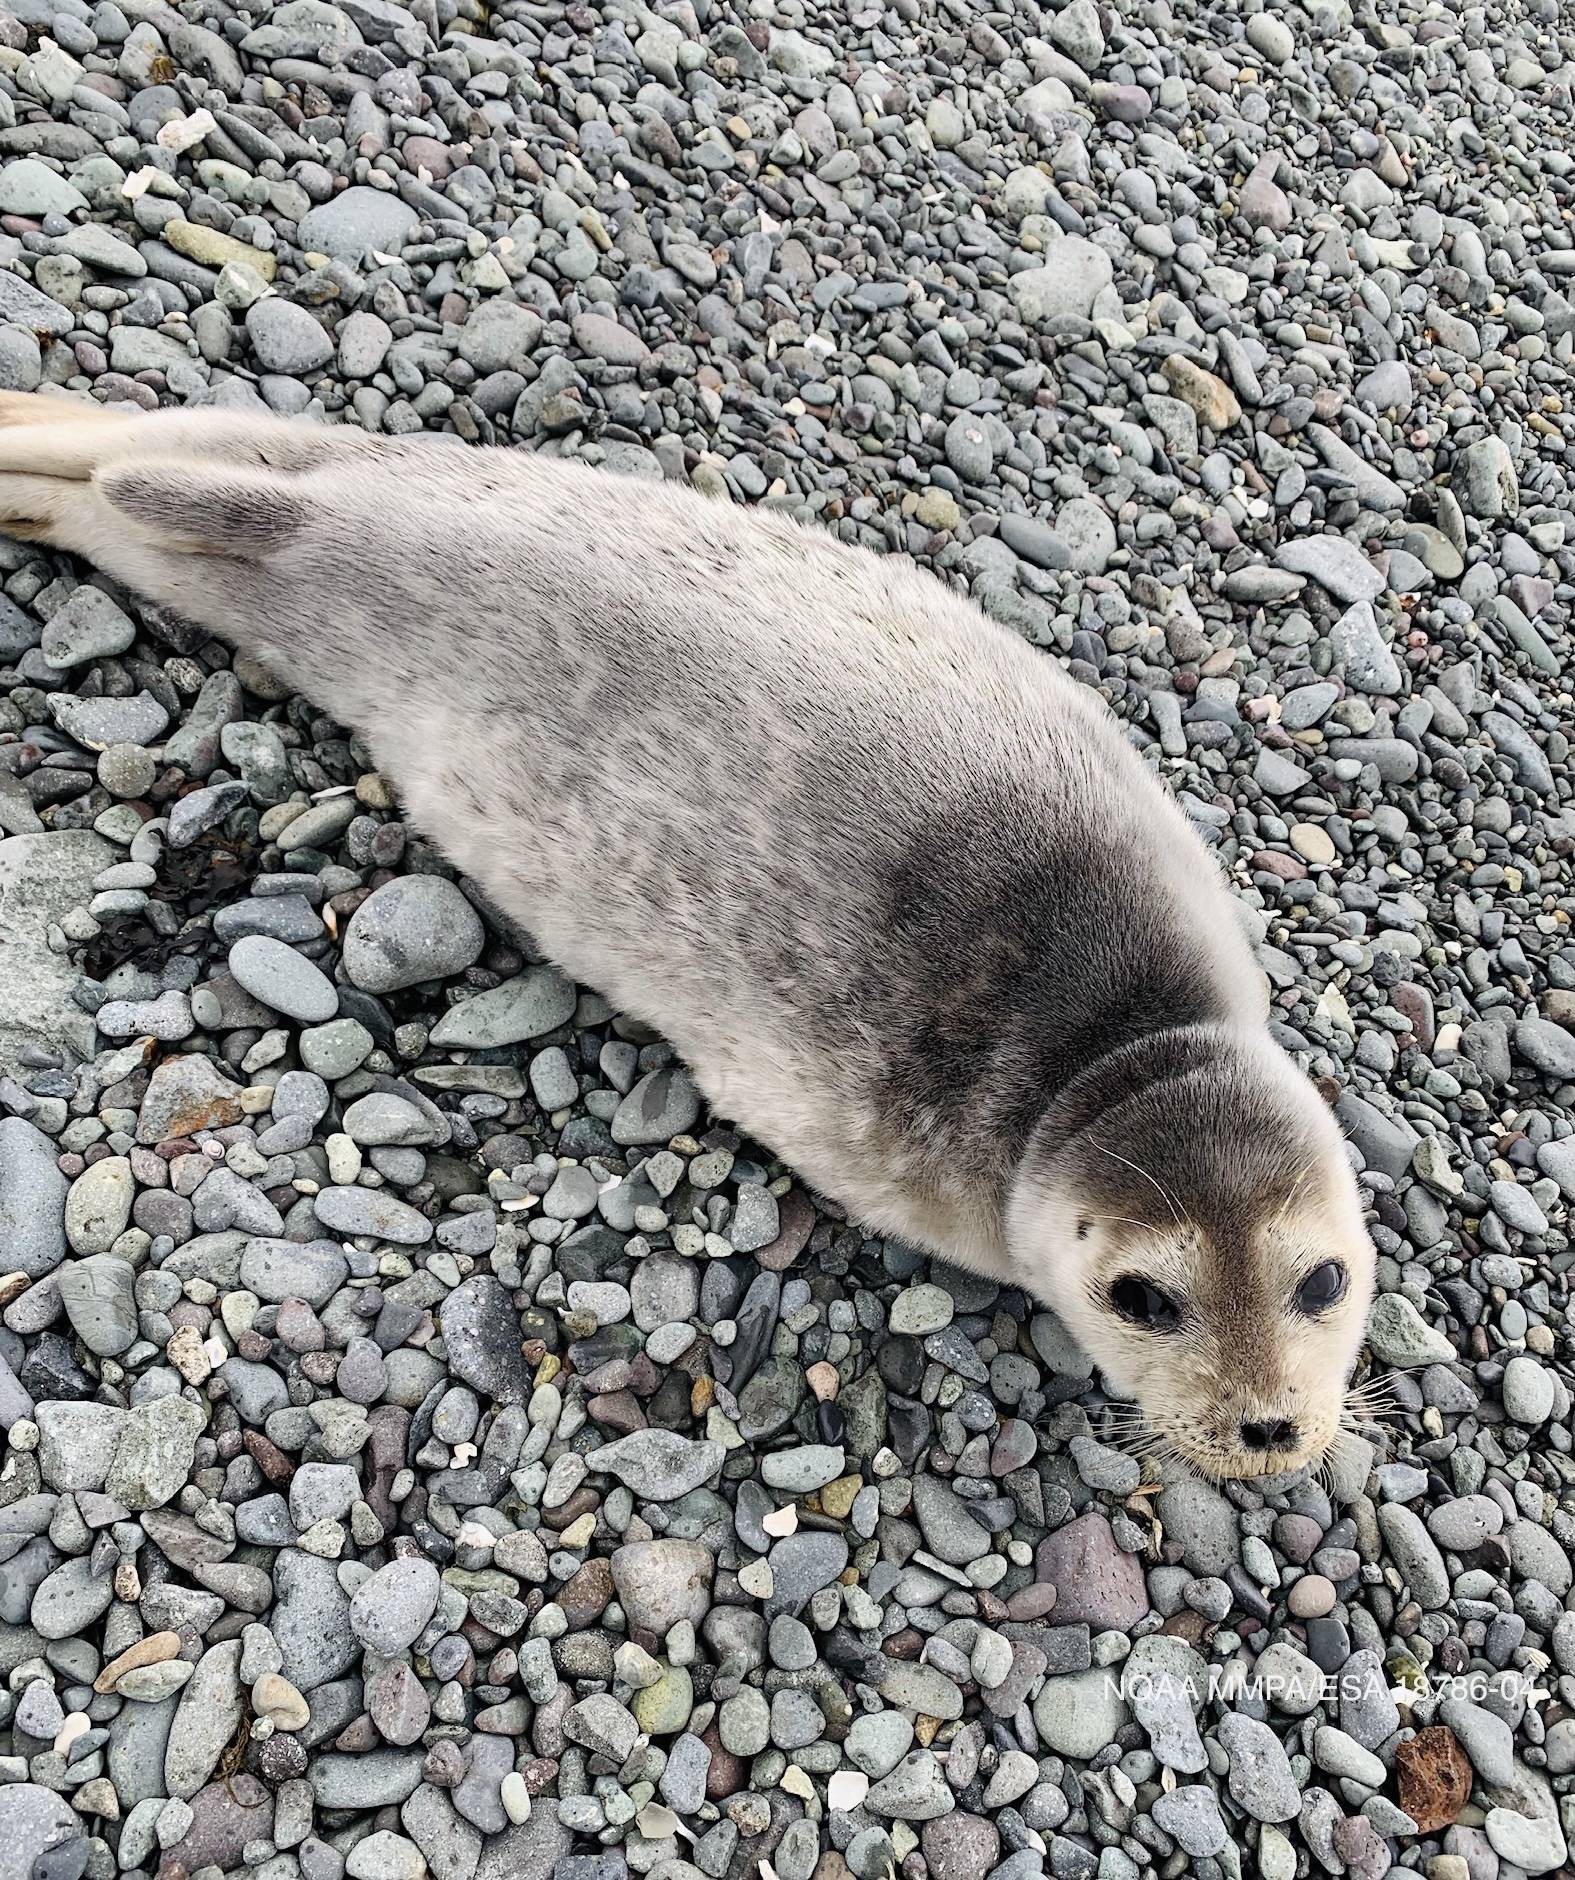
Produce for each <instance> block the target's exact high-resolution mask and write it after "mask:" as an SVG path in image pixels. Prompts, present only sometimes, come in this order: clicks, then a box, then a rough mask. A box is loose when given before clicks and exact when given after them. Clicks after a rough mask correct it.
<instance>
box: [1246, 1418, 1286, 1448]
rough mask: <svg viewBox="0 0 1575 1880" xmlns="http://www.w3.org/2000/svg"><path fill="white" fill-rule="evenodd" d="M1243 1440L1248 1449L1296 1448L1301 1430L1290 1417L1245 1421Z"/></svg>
mask: <svg viewBox="0 0 1575 1880" xmlns="http://www.w3.org/2000/svg"><path fill="white" fill-rule="evenodd" d="M1241 1440H1242V1443H1243V1445H1244V1446H1245V1447H1246V1448H1248V1449H1294V1448H1295V1447H1296V1445H1297V1442H1298V1441H1299V1440H1300V1432H1299V1431H1298V1430H1297V1428H1296V1425H1295V1424H1294V1423H1293V1422H1291V1420H1290V1418H1289V1417H1275V1418H1272V1419H1268V1420H1265V1421H1263V1422H1258V1423H1243V1424H1242V1426H1241Z"/></svg>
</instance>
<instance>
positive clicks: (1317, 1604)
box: [1286, 1573, 1335, 1619]
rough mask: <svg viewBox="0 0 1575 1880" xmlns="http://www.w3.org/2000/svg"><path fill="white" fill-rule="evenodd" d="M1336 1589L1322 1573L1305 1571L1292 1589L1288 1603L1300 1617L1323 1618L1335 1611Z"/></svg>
mask: <svg viewBox="0 0 1575 1880" xmlns="http://www.w3.org/2000/svg"><path fill="white" fill-rule="evenodd" d="M1334 1602H1335V1589H1334V1584H1333V1582H1332V1581H1330V1580H1326V1579H1325V1578H1324V1576H1323V1575H1322V1574H1321V1573H1304V1574H1303V1575H1302V1577H1301V1578H1300V1579H1299V1580H1298V1581H1297V1582H1296V1584H1295V1585H1294V1586H1293V1587H1292V1588H1291V1590H1290V1596H1289V1598H1288V1599H1287V1601H1286V1604H1287V1605H1288V1606H1289V1607H1290V1609H1291V1611H1292V1613H1294V1614H1295V1616H1296V1617H1297V1618H1298V1619H1322V1618H1323V1617H1324V1616H1325V1615H1326V1614H1328V1613H1331V1612H1333V1611H1334Z"/></svg>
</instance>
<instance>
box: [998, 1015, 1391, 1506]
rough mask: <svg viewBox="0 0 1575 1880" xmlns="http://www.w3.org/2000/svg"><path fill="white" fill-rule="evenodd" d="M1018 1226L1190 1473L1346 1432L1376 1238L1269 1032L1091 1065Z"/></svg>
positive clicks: (1038, 1273)
mask: <svg viewBox="0 0 1575 1880" xmlns="http://www.w3.org/2000/svg"><path fill="white" fill-rule="evenodd" d="M1008 1236H1009V1244H1010V1247H1011V1252H1012V1257H1013V1259H1014V1262H1015V1263H1016V1264H1017V1266H1018V1269H1019V1271H1020V1272H1021V1274H1022V1277H1023V1281H1024V1284H1025V1285H1027V1286H1028V1287H1029V1288H1030V1289H1031V1290H1032V1291H1034V1292H1035V1293H1037V1294H1038V1295H1039V1296H1040V1297H1041V1298H1043V1299H1045V1300H1047V1301H1048V1302H1049V1303H1050V1305H1051V1306H1053V1307H1054V1308H1055V1309H1056V1311H1057V1312H1058V1313H1059V1314H1060V1316H1061V1318H1062V1319H1063V1320H1064V1321H1065V1323H1066V1325H1067V1326H1068V1328H1069V1329H1070V1330H1071V1331H1072V1333H1073V1334H1074V1335H1075V1336H1076V1338H1077V1339H1078V1340H1079V1342H1080V1343H1081V1344H1082V1346H1083V1348H1084V1350H1085V1351H1086V1352H1087V1353H1088V1354H1089V1356H1090V1357H1092V1358H1093V1359H1094V1361H1095V1362H1096V1363H1097V1364H1098V1365H1099V1367H1100V1369H1101V1370H1102V1371H1103V1372H1104V1373H1105V1376H1106V1377H1107V1378H1108V1379H1109V1381H1110V1382H1111V1384H1112V1385H1113V1386H1114V1387H1115V1389H1116V1390H1117V1391H1119V1392H1120V1393H1121V1394H1122V1395H1124V1396H1129V1397H1132V1398H1135V1399H1136V1401H1137V1404H1138V1407H1139V1409H1140V1410H1141V1412H1142V1414H1143V1418H1144V1420H1145V1422H1146V1423H1147V1425H1148V1426H1149V1428H1150V1430H1151V1431H1152V1433H1153V1434H1154V1436H1155V1437H1156V1438H1157V1439H1158V1441H1159V1443H1160V1445H1163V1446H1168V1447H1169V1448H1171V1449H1173V1450H1174V1451H1176V1452H1177V1453H1179V1454H1180V1455H1181V1456H1182V1457H1184V1458H1185V1459H1186V1460H1187V1461H1188V1462H1190V1463H1192V1464H1193V1465H1194V1466H1195V1467H1196V1468H1198V1469H1200V1470H1202V1471H1203V1472H1204V1473H1206V1474H1208V1475H1210V1476H1214V1477H1218V1478H1224V1477H1236V1476H1253V1475H1271V1474H1278V1473H1280V1472H1282V1471H1285V1470H1291V1469H1296V1468H1299V1467H1301V1466H1302V1465H1304V1464H1307V1463H1316V1462H1317V1461H1319V1460H1320V1459H1321V1458H1322V1457H1323V1456H1324V1454H1325V1453H1326V1452H1327V1451H1328V1450H1329V1448H1330V1446H1331V1445H1332V1444H1333V1443H1334V1441H1335V1439H1336V1437H1337V1436H1338V1434H1339V1432H1340V1428H1341V1416H1342V1411H1343V1407H1344V1402H1345V1393H1346V1385H1347V1382H1348V1380H1349V1377H1350V1374H1351V1369H1352V1367H1353V1365H1354V1364H1355V1361H1356V1356H1357V1352H1358V1349H1359V1347H1360V1345H1361V1340H1362V1333H1363V1328H1364V1326H1365V1324H1366V1319H1367V1309H1368V1305H1369V1303H1370V1301H1371V1298H1372V1291H1373V1249H1372V1244H1371V1242H1370V1241H1369V1239H1368V1237H1367V1232H1366V1229H1365V1227H1364V1226H1363V1222H1362V1211H1361V1205H1360V1201H1359V1199H1358V1196H1357V1191H1356V1183H1355V1180H1354V1178H1353V1175H1352V1171H1351V1166H1350V1163H1349V1161H1348V1160H1347V1158H1346V1154H1345V1145H1344V1141H1343V1139H1342V1136H1341V1133H1340V1130H1339V1128H1338V1126H1337V1125H1336V1123H1335V1121H1334V1119H1333V1117H1332V1116H1331V1115H1330V1114H1329V1111H1328V1109H1327V1108H1326V1106H1325V1105H1324V1103H1323V1102H1322V1100H1321V1099H1320V1097H1319V1095H1318V1093H1317V1091H1316V1090H1314V1088H1313V1087H1312V1085H1311V1084H1310V1083H1309V1082H1308V1080H1307V1079H1306V1078H1305V1077H1303V1076H1302V1075H1301V1073H1300V1072H1299V1071H1298V1070H1297V1069H1296V1067H1295V1066H1294V1065H1293V1064H1292V1063H1291V1061H1290V1060H1289V1058H1287V1057H1286V1056H1285V1054H1284V1053H1283V1052H1282V1051H1280V1050H1279V1049H1278V1048H1277V1047H1276V1046H1275V1045H1274V1044H1273V1043H1272V1042H1271V1041H1270V1040H1269V1039H1268V1037H1267V1036H1266V1035H1264V1034H1261V1033H1258V1034H1254V1033H1249V1032H1244V1031H1237V1030H1234V1029H1230V1028H1227V1027H1223V1026H1219V1027H1215V1026H1189V1027H1186V1028H1182V1029H1178V1030H1175V1031H1170V1032H1164V1033H1160V1034H1157V1035H1155V1036H1153V1037H1150V1038H1146V1039H1143V1040H1140V1041H1139V1042H1138V1043H1136V1044H1133V1045H1128V1046H1125V1047H1123V1048H1122V1049H1120V1050H1118V1051H1115V1052H1112V1053H1111V1054H1110V1055H1109V1056H1108V1057H1105V1058H1102V1059H1100V1060H1098V1061H1097V1062H1096V1063H1094V1064H1092V1065H1091V1066H1090V1067H1089V1068H1088V1069H1087V1070H1086V1071H1085V1072H1083V1074H1082V1075H1081V1076H1080V1077H1078V1078H1077V1079H1076V1080H1075V1081H1074V1082H1073V1083H1072V1084H1071V1085H1069V1086H1068V1088H1067V1089H1066V1090H1065V1091H1064V1092H1062V1094H1061V1095H1060V1097H1058V1099H1057V1100H1056V1102H1055V1103H1054V1104H1053V1105H1052V1107H1051V1110H1050V1112H1049V1113H1048V1114H1047V1115H1046V1116H1045V1117H1044V1119H1043V1120H1042V1121H1041V1122H1040V1123H1039V1125H1038V1127H1037V1128H1036V1130H1035V1132H1034V1135H1033V1137H1032V1139H1031V1141H1030V1143H1029V1147H1028V1151H1027V1153H1026V1155H1025V1157H1024V1159H1023V1163H1022V1165H1021V1167H1020V1169H1019V1172H1018V1175H1017V1179H1016V1182H1015V1184H1014V1188H1013V1192H1012V1197H1011V1203H1010V1209H1009V1215H1008Z"/></svg>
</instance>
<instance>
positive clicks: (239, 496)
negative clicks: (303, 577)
mask: <svg viewBox="0 0 1575 1880" xmlns="http://www.w3.org/2000/svg"><path fill="white" fill-rule="evenodd" d="M291 482H292V479H291V478H290V476H289V473H287V472H281V471H278V470H271V469H266V468H252V467H250V466H247V465H244V464H241V465H237V464H234V463H230V462H206V463H205V462H202V461H200V460H199V461H198V462H196V463H192V462H189V461H185V460H180V459H175V458H167V457H153V458H150V459H148V460H146V461H132V462H129V463H118V464H113V465H111V467H110V468H108V469H106V470H104V471H102V472H101V473H100V474H99V476H98V477H97V479H96V484H97V487H98V489H99V490H100V491H101V492H102V494H103V497H104V500H105V502H106V503H108V504H109V506H110V508H111V509H113V510H115V511H116V512H118V513H119V514H120V515H122V516H124V517H126V518H128V519H129V520H131V521H132V522H134V523H135V524H136V525H137V530H138V534H139V536H140V537H141V538H142V543H141V545H142V547H143V548H144V549H145V550H162V551H163V552H164V553H166V554H171V555H220V556H224V557H227V558H229V559H232V560H234V559H238V560H243V561H249V560H255V559H258V558H260V557H261V556H264V555H267V554H270V553H273V552H275V551H277V550H278V549H280V548H282V547H283V546H284V544H285V543H287V542H288V541H289V540H290V539H291V537H293V536H294V535H296V534H297V533H298V532H299V530H300V528H301V526H302V524H303V523H304V521H305V520H306V517H307V514H308V513H309V508H310V505H309V501H308V498H307V497H306V495H305V493H304V491H303V489H302V487H301V486H300V484H299V483H298V482H297V484H296V486H295V487H294V488H292V487H291ZM128 578H130V577H128Z"/></svg>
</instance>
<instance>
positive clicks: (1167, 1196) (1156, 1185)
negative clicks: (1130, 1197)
mask: <svg viewBox="0 0 1575 1880" xmlns="http://www.w3.org/2000/svg"><path fill="white" fill-rule="evenodd" d="M1094 1147H1095V1148H1096V1149H1097V1150H1098V1151H1099V1153H1100V1154H1101V1155H1108V1156H1109V1157H1110V1159H1111V1161H1112V1162H1119V1163H1121V1164H1122V1166H1123V1167H1124V1168H1129V1169H1131V1171H1132V1172H1133V1174H1134V1175H1141V1176H1142V1177H1143V1179H1144V1181H1146V1182H1147V1183H1148V1184H1149V1186H1150V1187H1151V1188H1152V1189H1153V1190H1154V1192H1155V1193H1156V1194H1157V1195H1158V1196H1159V1198H1160V1200H1161V1201H1163V1202H1164V1204H1165V1206H1166V1207H1167V1208H1169V1209H1170V1212H1171V1216H1172V1218H1173V1219H1174V1221H1175V1223H1176V1225H1177V1226H1178V1227H1185V1226H1186V1224H1187V1223H1186V1220H1185V1219H1184V1217H1183V1215H1182V1212H1181V1209H1180V1207H1179V1206H1178V1204H1177V1202H1176V1198H1175V1196H1174V1195H1173V1194H1172V1193H1171V1192H1170V1190H1169V1189H1168V1188H1167V1187H1166V1186H1165V1184H1164V1183H1163V1182H1162V1181H1160V1180H1159V1178H1158V1177H1157V1176H1154V1175H1151V1174H1150V1173H1149V1172H1148V1170H1147V1169H1146V1168H1143V1167H1142V1166H1141V1165H1140V1164H1139V1163H1137V1162H1132V1161H1129V1160H1128V1159H1127V1157H1126V1156H1124V1155H1117V1154H1116V1152H1115V1150H1114V1149H1109V1148H1107V1147H1106V1146H1105V1144H1104V1143H1102V1142H1096V1143H1095V1144H1094Z"/></svg>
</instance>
